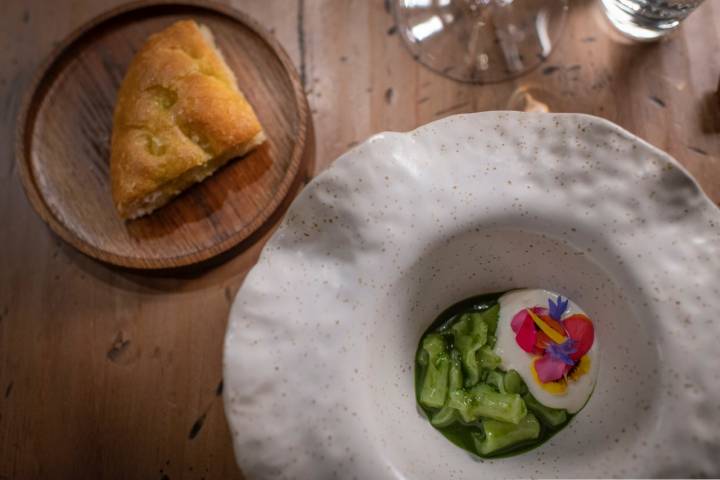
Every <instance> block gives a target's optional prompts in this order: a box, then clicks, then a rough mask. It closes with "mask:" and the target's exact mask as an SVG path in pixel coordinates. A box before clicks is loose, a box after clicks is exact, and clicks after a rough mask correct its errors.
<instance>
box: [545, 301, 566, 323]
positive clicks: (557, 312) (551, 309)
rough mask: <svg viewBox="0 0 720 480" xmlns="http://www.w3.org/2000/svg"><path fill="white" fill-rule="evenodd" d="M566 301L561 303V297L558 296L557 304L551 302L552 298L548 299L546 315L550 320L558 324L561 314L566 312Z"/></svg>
mask: <svg viewBox="0 0 720 480" xmlns="http://www.w3.org/2000/svg"><path fill="white" fill-rule="evenodd" d="M568 301H569V300H568V299H567V298H566V299H565V301H564V302H563V298H562V295H558V298H557V303H555V302H553V299H552V298H548V315H550V318H552V319H553V320H557V321H558V322H559V321H560V319H561V318H562V316H563V313H565V310H567V306H568Z"/></svg>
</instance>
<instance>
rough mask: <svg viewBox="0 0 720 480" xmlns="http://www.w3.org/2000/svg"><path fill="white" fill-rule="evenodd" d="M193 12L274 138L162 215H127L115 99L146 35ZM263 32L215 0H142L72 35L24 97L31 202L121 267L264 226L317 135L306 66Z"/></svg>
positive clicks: (165, 262) (24, 164)
mask: <svg viewBox="0 0 720 480" xmlns="http://www.w3.org/2000/svg"><path fill="white" fill-rule="evenodd" d="M184 18H193V19H195V20H196V21H197V22H199V23H201V24H203V25H206V26H208V27H209V28H210V29H211V30H212V31H213V35H214V37H215V41H216V42H217V44H218V46H219V48H220V49H221V50H222V51H223V52H224V56H225V58H226V60H227V62H228V64H229V65H230V68H232V70H233V71H234V72H236V77H237V80H238V85H239V87H240V90H241V91H242V92H243V93H244V94H245V96H246V97H247V98H248V100H249V101H250V103H251V104H252V105H253V106H254V109H255V111H256V113H257V115H258V118H259V120H260V123H261V124H262V125H263V128H264V130H265V133H266V136H267V141H266V142H265V143H264V144H263V145H261V146H260V147H258V148H256V149H255V150H253V151H252V152H251V153H249V154H248V155H246V156H245V157H244V158H243V159H241V160H238V161H232V162H230V163H229V164H228V165H226V166H225V167H224V168H222V169H221V171H220V172H218V174H217V175H213V176H212V177H210V178H208V179H206V180H205V181H204V182H202V183H201V184H198V185H195V186H193V187H191V188H189V189H188V190H187V191H186V192H184V193H183V194H181V195H180V196H178V197H177V198H176V199H174V201H172V202H170V203H169V204H168V205H167V206H165V207H163V208H160V209H159V210H157V211H156V212H154V213H153V214H152V215H147V216H145V217H142V218H140V219H137V220H133V221H124V220H122V219H121V218H120V217H119V216H118V215H117V213H116V211H115V206H114V205H113V202H112V198H111V196H110V178H109V162H108V159H109V157H110V152H109V146H110V135H111V130H112V116H113V108H114V105H115V97H116V95H117V91H118V89H119V87H120V82H121V81H122V79H123V77H124V75H125V71H126V70H127V66H128V65H129V64H130V61H131V60H132V58H133V57H134V56H135V54H136V53H137V51H138V50H139V49H140V48H141V47H142V45H143V44H144V43H145V42H146V41H147V39H148V37H149V36H150V35H151V34H153V33H155V32H159V31H161V30H163V29H164V28H166V27H168V26H169V25H171V24H173V23H175V22H176V21H178V20H180V19H184ZM263 30H264V29H263V28H262V26H260V25H257V24H255V22H254V21H252V20H251V19H249V18H246V17H245V16H244V14H242V13H241V12H237V11H233V10H231V9H229V8H227V7H225V6H222V5H215V4H213V3H208V2H207V1H198V0H192V1H188V0H185V1H184V2H178V3H173V2H160V3H158V2H154V1H143V2H139V3H134V4H130V5H129V6H127V7H120V8H116V9H112V10H111V11H109V12H107V13H106V14H104V15H103V16H102V17H101V18H97V19H93V20H91V21H90V22H89V23H88V24H86V25H83V26H82V27H81V28H80V29H79V31H77V32H76V33H74V34H73V35H71V36H70V37H69V38H68V39H67V40H66V41H63V43H62V44H61V45H59V46H58V47H57V49H56V50H55V52H54V53H53V54H52V55H51V57H50V60H49V61H48V63H47V67H46V68H44V69H41V72H40V73H39V75H38V76H37V80H36V83H35V86H34V87H32V88H31V89H30V93H31V95H28V96H27V97H26V98H25V103H24V105H23V106H22V109H21V117H20V120H19V126H18V127H19V134H18V135H17V146H16V149H17V157H18V159H19V162H18V167H19V171H20V173H21V176H22V179H23V181H24V184H25V188H26V191H27V193H28V197H29V198H30V200H31V201H32V204H33V205H34V207H35V209H36V210H37V211H38V213H39V214H40V215H41V216H42V218H43V219H45V221H46V222H47V223H48V225H49V226H50V227H51V228H52V229H53V231H55V232H56V233H57V234H58V235H60V236H61V237H62V238H63V239H65V241H67V242H69V243H71V244H72V245H74V246H75V247H77V248H79V249H80V250H81V251H83V252H85V253H87V254H88V255H91V256H93V257H95V258H98V259H101V260H103V261H106V262H110V263H113V264H115V265H119V266H123V267H132V268H141V269H144V268H154V269H158V268H164V269H168V268H175V267H184V266H187V265H191V264H195V263H197V262H201V261H205V260H208V259H211V258H213V257H214V256H215V255H218V254H220V253H223V252H226V251H227V250H229V249H231V248H232V247H235V246H237V245H238V244H240V243H241V242H242V241H244V240H246V239H247V238H248V237H250V235H252V234H253V233H254V232H255V231H256V230H257V229H258V228H260V227H261V226H262V225H263V224H264V223H265V222H266V221H267V220H268V219H269V218H270V217H271V215H272V214H273V212H274V211H275V209H276V208H277V207H278V205H280V204H281V203H282V201H283V199H284V198H285V196H286V195H287V193H288V192H289V191H290V190H291V189H292V187H293V185H295V183H296V182H297V181H298V179H299V178H300V173H301V166H302V164H303V162H304V161H305V160H307V158H306V157H307V155H306V150H307V149H306V146H307V144H308V141H307V140H308V139H307V135H308V132H309V128H308V119H309V112H308V107H307V101H306V99H305V96H304V93H303V89H302V85H301V84H300V80H299V78H298V75H297V72H296V71H295V68H294V67H293V65H292V63H291V61H290V60H289V59H288V58H287V56H286V54H285V53H284V52H283V51H282V47H280V46H279V45H278V44H277V41H275V39H274V38H273V37H271V36H268V35H267V34H266V33H265V32H264V31H263Z"/></svg>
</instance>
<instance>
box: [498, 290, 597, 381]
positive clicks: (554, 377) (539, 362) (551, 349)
mask: <svg viewBox="0 0 720 480" xmlns="http://www.w3.org/2000/svg"><path fill="white" fill-rule="evenodd" d="M568 302H569V300H568V299H563V298H562V297H561V296H558V297H557V299H556V300H555V301H553V299H552V298H549V299H548V308H543V307H539V306H535V307H532V308H525V309H523V310H520V311H519V312H517V313H516V314H515V316H514V317H513V319H512V321H511V323H510V327H511V328H512V330H513V332H515V341H516V342H517V344H518V346H519V347H520V348H522V349H523V350H524V351H526V352H527V353H529V354H532V355H534V356H535V358H534V359H533V361H532V371H533V374H534V376H535V378H536V380H537V381H538V382H539V383H540V384H541V385H542V386H543V388H545V389H546V390H548V391H550V392H551V393H555V394H562V393H563V392H564V391H565V388H564V384H562V382H567V379H568V376H569V377H571V378H572V379H577V378H579V377H580V376H582V375H583V374H584V373H585V372H586V371H587V365H589V362H590V360H589V359H588V358H587V357H585V354H586V353H587V352H588V351H589V350H590V348H591V347H592V345H593V342H594V340H595V329H594V327H593V324H592V321H591V320H590V319H589V318H588V317H587V316H586V315H582V314H574V315H570V316H567V317H566V318H563V316H564V315H566V314H567V309H568ZM581 364H582V365H584V366H585V368H580V366H581ZM558 382H559V383H558Z"/></svg>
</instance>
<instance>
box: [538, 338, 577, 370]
mask: <svg viewBox="0 0 720 480" xmlns="http://www.w3.org/2000/svg"><path fill="white" fill-rule="evenodd" d="M545 351H546V352H547V354H548V355H550V356H551V357H553V358H555V359H557V360H560V361H562V362H563V363H564V364H565V365H570V366H571V367H572V366H573V365H575V362H574V361H573V359H572V358H570V355H572V354H573V353H575V340H573V339H572V338H568V339H567V340H565V341H564V342H563V343H551V344H549V345H548V346H547V349H545Z"/></svg>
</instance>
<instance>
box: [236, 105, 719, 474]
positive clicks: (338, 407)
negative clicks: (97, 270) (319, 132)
mask: <svg viewBox="0 0 720 480" xmlns="http://www.w3.org/2000/svg"><path fill="white" fill-rule="evenodd" d="M718 275H720V213H719V211H718V209H717V208H716V207H715V206H714V205H712V204H711V202H710V201H709V200H708V198H707V197H706V196H705V195H704V194H703V193H702V192H701V191H700V189H699V188H698V186H697V184H696V183H695V182H694V181H693V180H692V179H691V178H690V177H689V176H688V174H687V173H686V172H685V171H684V170H683V169H682V168H681V167H680V166H679V165H678V164H677V163H676V162H675V161H674V160H672V159H671V158H670V157H668V156H667V155H666V154H664V153H662V152H660V151H658V150H657V149H655V148H653V147H651V146H650V145H648V144H646V143H645V142H643V141H641V140H639V139H637V138H636V137H634V136H633V135H631V134H629V133H627V132H625V131H624V130H622V129H620V128H618V127H617V126H615V125H613V124H611V123H609V122H607V121H604V120H601V119H598V118H594V117H589V116H583V115H548V114H521V113H496V112H490V113H479V114H472V115H461V116H455V117H450V118H447V119H444V120H440V121H438V122H434V123H431V124H429V125H426V126H424V127H421V128H419V129H418V130H415V131H414V132H411V133H383V134H380V135H376V136H374V137H372V138H371V139H370V140H368V141H367V142H365V143H363V144H362V145H360V146H358V147H357V148H355V149H353V150H352V151H350V152H348V153H347V154H345V155H344V156H342V157H341V158H340V159H338V160H337V162H335V164H334V165H333V166H332V167H331V168H330V169H328V170H327V171H326V172H324V173H323V174H322V175H320V176H318V178H316V179H315V180H314V181H313V182H312V183H311V184H310V185H309V186H308V187H307V188H306V189H305V190H304V191H303V192H302V194H301V195H300V196H299V197H298V199H297V200H296V201H295V203H294V204H293V205H292V207H291V209H290V210H289V212H288V214H287V218H286V219H285V221H284V223H283V225H282V226H281V228H280V229H279V230H278V231H277V233H276V234H275V235H274V236H273V238H272V239H271V240H270V242H269V243H268V244H267V246H266V247H265V250H264V251H263V253H262V256H261V258H260V260H259V262H258V264H257V266H256V267H255V268H254V269H253V270H252V272H251V273H250V274H249V276H248V277H247V280H246V281H245V284H244V285H243V287H242V289H241V290H240V292H239V294H238V296H237V298H236V300H235V304H234V306H233V308H232V313H231V316H230V324H229V327H228V331H227V337H226V342H225V381H226V383H225V385H226V388H225V406H226V412H227V417H228V420H229V423H230V426H231V430H232V435H233V440H234V443H235V451H236V453H237V459H238V462H239V464H240V466H241V468H242V469H243V471H244V472H245V475H246V476H247V477H248V479H250V480H259V479H266V478H288V479H290V478H292V479H315V480H321V479H327V478H341V479H352V478H357V479H373V480H382V479H433V480H435V479H438V478H443V479H445V478H453V479H477V478H500V477H527V476H539V477H552V476H571V477H583V476H592V477H606V476H633V477H643V476H677V475H681V476H692V475H710V476H717V475H720V455H719V454H718V453H719V448H720V369H719V368H718V365H719V363H718V354H717V348H718V345H720V322H718V321H717V315H718V312H720V290H719V289H718ZM517 287H541V288H547V289H550V290H554V291H557V292H561V293H563V294H564V295H566V296H569V297H570V298H572V299H573V300H575V301H576V302H577V303H578V304H580V305H582V306H583V308H584V309H585V310H586V311H587V312H588V313H589V314H590V316H591V317H592V318H593V319H594V320H595V322H596V326H597V329H598V335H599V337H600V344H601V345H602V349H603V351H602V357H601V367H600V375H599V379H598V384H597V387H596V390H595V393H594V394H593V396H592V398H591V399H590V402H589V403H588V405H587V406H586V408H585V409H584V410H583V411H582V412H580V414H579V415H577V417H576V418H575V419H574V420H573V422H571V424H570V425H569V426H568V427H567V428H566V429H565V430H563V431H562V432H560V434H558V435H557V436H555V437H554V438H553V439H552V440H551V441H549V442H548V443H546V444H544V445H542V446H541V447H539V448H538V449H536V450H533V451H531V452H529V453H526V454H522V455H519V456H516V457H512V458H507V459H501V460H493V461H483V462H480V461H478V460H477V459H475V458H473V457H471V456H470V455H469V454H468V453H466V452H465V451H463V450H461V449H459V448H457V447H455V446H454V445H452V444H451V443H450V442H448V441H447V440H446V439H445V438H444V437H443V436H442V435H441V434H440V433H438V432H437V431H435V430H434V429H433V428H432V427H431V426H430V424H429V423H428V421H427V420H426V419H425V418H423V417H422V416H421V415H420V414H419V413H418V409H417V407H416V404H415V397H414V392H413V371H412V369H413V355H414V352H415V349H416V347H417V341H418V339H419V337H420V335H421V333H422V332H423V330H424V329H425V328H426V327H427V326H428V325H429V324H430V322H432V320H433V319H434V318H435V316H436V315H437V314H438V313H439V312H440V311H441V310H443V309H444V308H445V307H447V306H449V305H451V304H453V303H454V302H456V301H458V300H461V299H463V298H466V297H469V296H472V295H475V294H479V293H484V292H492V291H500V290H508V289H512V288H517Z"/></svg>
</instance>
